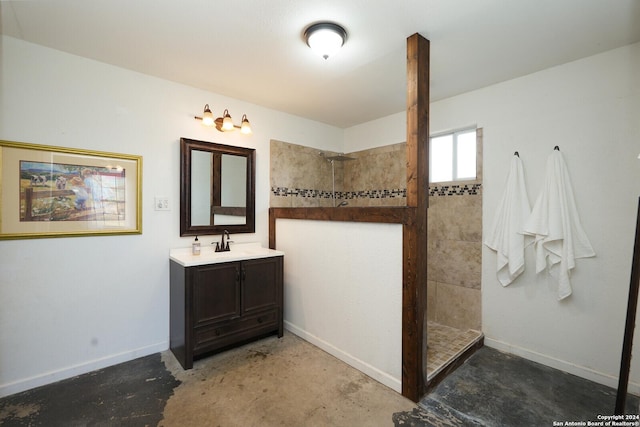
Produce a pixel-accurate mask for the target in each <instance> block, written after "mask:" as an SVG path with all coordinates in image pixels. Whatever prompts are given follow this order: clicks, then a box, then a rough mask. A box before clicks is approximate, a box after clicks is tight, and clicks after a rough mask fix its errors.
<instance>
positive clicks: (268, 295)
mask: <svg viewBox="0 0 640 427" xmlns="http://www.w3.org/2000/svg"><path fill="white" fill-rule="evenodd" d="M281 265H282V258H281V257H274V258H261V259H255V260H247V261H244V262H243V263H242V277H243V287H242V303H243V304H242V305H243V308H242V312H243V313H251V312H254V311H258V310H263V309H267V308H273V307H278V306H279V305H280V304H279V300H280V299H281V296H280V292H281V286H279V284H280V283H281V282H282V277H281V276H282V268H281Z"/></svg>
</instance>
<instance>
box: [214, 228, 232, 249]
mask: <svg viewBox="0 0 640 427" xmlns="http://www.w3.org/2000/svg"><path fill="white" fill-rule="evenodd" d="M225 235H226V236H227V243H226V245H225V243H224V236H225ZM230 238H231V236H230V235H229V232H228V231H227V230H224V231H223V232H222V239H221V240H220V242H219V243H218V242H216V252H228V251H230V250H231V249H230V248H229V242H230V241H231V240H230Z"/></svg>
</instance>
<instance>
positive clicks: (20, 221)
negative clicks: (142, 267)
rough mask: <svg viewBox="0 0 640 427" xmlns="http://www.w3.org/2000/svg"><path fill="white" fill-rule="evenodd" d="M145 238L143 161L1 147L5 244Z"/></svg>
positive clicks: (0, 220)
mask: <svg viewBox="0 0 640 427" xmlns="http://www.w3.org/2000/svg"><path fill="white" fill-rule="evenodd" d="M141 233H142V157H141V156H133V155H128V154H116V153H107V152H100V151H89V150H81V149H76V148H63V147H53V146H46V145H35V144H25V143H20V142H11V141H0V239H32V238H43V237H70V236H96V235H110V234H141Z"/></svg>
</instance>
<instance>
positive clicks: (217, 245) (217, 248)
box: [211, 242, 220, 252]
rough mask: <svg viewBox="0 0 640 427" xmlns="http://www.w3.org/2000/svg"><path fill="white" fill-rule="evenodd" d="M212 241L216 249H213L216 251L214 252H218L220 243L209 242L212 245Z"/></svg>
mask: <svg viewBox="0 0 640 427" xmlns="http://www.w3.org/2000/svg"><path fill="white" fill-rule="evenodd" d="M214 243H215V244H216V250H215V251H216V252H220V243H219V242H211V244H212V245H213V244H214Z"/></svg>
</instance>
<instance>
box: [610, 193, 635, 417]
mask: <svg viewBox="0 0 640 427" xmlns="http://www.w3.org/2000/svg"><path fill="white" fill-rule="evenodd" d="M639 286H640V199H638V214H637V218H636V240H635V244H634V247H633V261H632V263H631V283H630V284H629V298H628V300H627V320H626V323H625V325H624V341H623V343H622V358H621V360H620V375H619V377H618V393H617V395H616V407H615V414H616V415H623V414H624V407H625V405H626V401H627V387H628V385H629V369H630V367H631V348H632V346H633V331H634V329H635V327H636V310H637V308H638V287H639Z"/></svg>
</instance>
